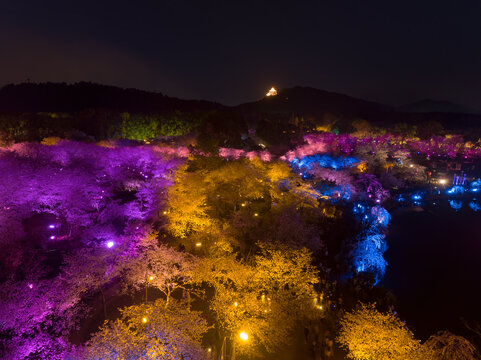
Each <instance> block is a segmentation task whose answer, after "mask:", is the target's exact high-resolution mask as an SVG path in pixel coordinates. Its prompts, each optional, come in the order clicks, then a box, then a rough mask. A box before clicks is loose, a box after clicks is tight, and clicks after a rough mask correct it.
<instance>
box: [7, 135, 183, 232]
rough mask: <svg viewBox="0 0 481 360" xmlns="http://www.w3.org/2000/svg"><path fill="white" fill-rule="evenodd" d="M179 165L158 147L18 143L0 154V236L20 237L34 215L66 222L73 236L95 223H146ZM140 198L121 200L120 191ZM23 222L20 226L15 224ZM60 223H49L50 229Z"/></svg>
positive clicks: (72, 143) (71, 143)
mask: <svg viewBox="0 0 481 360" xmlns="http://www.w3.org/2000/svg"><path fill="white" fill-rule="evenodd" d="M178 162H179V161H178V160H176V159H171V160H166V159H165V158H164V155H162V153H161V152H160V151H158V149H156V147H145V146H144V147H129V148H104V147H100V146H96V145H94V144H84V143H76V142H69V141H63V142H60V143H59V145H55V146H44V145H39V144H15V145H13V146H12V147H9V148H8V149H1V157H0V171H1V172H2V174H3V175H2V180H3V181H2V187H0V198H1V199H2V202H3V203H5V204H7V205H8V206H5V207H2V208H0V233H3V234H4V235H5V236H7V232H8V233H9V234H10V233H11V235H8V237H12V238H19V237H21V236H22V234H21V232H18V231H17V233H18V234H14V233H13V232H12V229H10V230H7V228H9V227H10V228H11V227H12V226H14V228H17V229H21V228H22V226H21V225H18V224H17V223H18V221H21V220H22V219H24V218H28V217H29V216H31V215H32V214H34V213H50V214H53V215H55V216H57V217H59V218H62V219H64V220H65V221H66V223H68V225H69V229H71V236H72V237H76V236H81V234H82V232H83V231H84V230H85V229H88V228H89V227H90V226H92V225H93V224H109V223H112V222H114V221H115V219H119V218H122V219H125V220H126V221H127V222H128V221H132V220H147V219H149V218H150V217H152V216H155V214H156V213H157V211H158V209H159V207H160V204H161V199H160V198H159V196H158V194H159V193H161V192H162V191H163V190H164V189H165V188H166V187H167V186H169V185H170V184H171V181H172V180H171V177H172V175H171V173H172V170H173V169H174V168H175V167H176V165H177V164H178ZM119 189H120V190H125V191H130V192H131V193H132V194H134V195H135V198H134V199H132V200H130V201H124V200H122V201H119V200H117V199H116V198H115V191H117V190H119ZM15 218H18V219H19V220H18V221H12V220H14V219H15ZM51 225H54V226H56V225H55V224H50V226H49V225H48V224H47V225H46V226H48V228H49V229H52V226H51Z"/></svg>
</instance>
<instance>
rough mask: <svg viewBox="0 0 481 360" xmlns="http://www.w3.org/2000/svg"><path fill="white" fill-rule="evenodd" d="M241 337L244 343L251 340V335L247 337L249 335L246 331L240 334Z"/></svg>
mask: <svg viewBox="0 0 481 360" xmlns="http://www.w3.org/2000/svg"><path fill="white" fill-rule="evenodd" d="M239 337H240V338H241V340H243V341H247V340H249V335H247V333H246V332H245V331H241V332H240V334H239Z"/></svg>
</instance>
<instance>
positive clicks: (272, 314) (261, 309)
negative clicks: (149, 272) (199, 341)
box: [198, 245, 322, 357]
mask: <svg viewBox="0 0 481 360" xmlns="http://www.w3.org/2000/svg"><path fill="white" fill-rule="evenodd" d="M311 262H312V257H311V254H310V252H309V251H307V250H306V249H302V250H292V249H289V248H279V247H276V248H274V247H272V246H268V245H260V252H259V254H258V255H256V256H254V258H253V259H252V261H250V262H246V261H239V260H237V259H236V257H235V256H234V255H225V256H220V257H217V258H206V259H204V260H203V262H202V264H201V265H200V267H199V273H198V280H199V281H203V282H205V283H208V284H209V285H210V286H211V287H212V288H213V289H214V290H215V293H214V296H213V298H212V299H211V301H210V307H211V309H212V310H213V311H214V313H215V314H216V315H217V319H218V324H219V327H220V328H221V329H222V331H223V332H224V333H225V334H226V336H228V337H230V338H231V339H233V340H234V341H238V335H239V333H240V332H241V331H245V332H246V333H247V334H248V336H249V341H247V342H246V343H243V344H242V346H239V347H238V348H237V350H236V351H237V352H239V353H244V354H248V355H249V356H251V357H253V356H254V354H255V353H256V351H257V352H258V351H259V349H262V350H265V351H267V352H275V351H277V350H278V349H279V348H280V347H281V346H283V345H286V344H288V343H289V342H290V340H291V339H292V333H293V330H294V329H295V327H296V326H297V325H298V324H299V323H300V322H301V321H302V320H304V319H307V318H312V317H319V316H321V314H322V311H320V309H319V308H318V307H317V308H316V306H315V305H316V303H315V301H316V299H317V298H318V296H319V295H318V294H317V292H316V290H315V288H314V286H315V284H317V283H318V277H317V275H318V272H317V270H316V268H315V267H314V266H312V264H311Z"/></svg>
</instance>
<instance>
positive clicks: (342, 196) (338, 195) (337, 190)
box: [318, 185, 352, 202]
mask: <svg viewBox="0 0 481 360" xmlns="http://www.w3.org/2000/svg"><path fill="white" fill-rule="evenodd" d="M318 192H319V194H320V195H321V196H328V197H329V198H330V200H331V201H334V202H335V201H336V200H346V201H349V200H351V197H352V189H351V187H350V186H349V185H340V186H328V185H324V186H321V189H320V190H318Z"/></svg>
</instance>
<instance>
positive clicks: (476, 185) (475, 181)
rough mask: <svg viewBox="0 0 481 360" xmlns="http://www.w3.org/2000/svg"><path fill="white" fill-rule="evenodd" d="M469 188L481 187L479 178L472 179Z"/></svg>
mask: <svg viewBox="0 0 481 360" xmlns="http://www.w3.org/2000/svg"><path fill="white" fill-rule="evenodd" d="M471 188H481V179H478V180H474V181H473V182H472V183H471Z"/></svg>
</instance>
